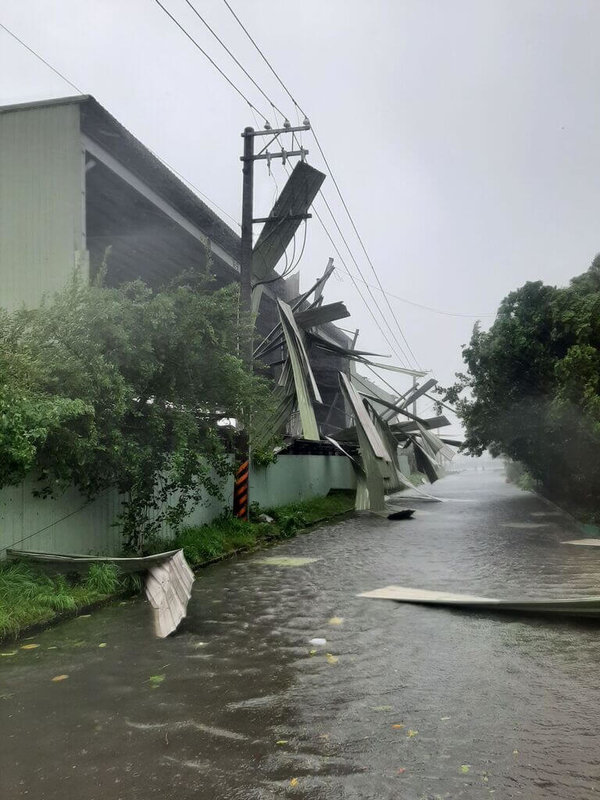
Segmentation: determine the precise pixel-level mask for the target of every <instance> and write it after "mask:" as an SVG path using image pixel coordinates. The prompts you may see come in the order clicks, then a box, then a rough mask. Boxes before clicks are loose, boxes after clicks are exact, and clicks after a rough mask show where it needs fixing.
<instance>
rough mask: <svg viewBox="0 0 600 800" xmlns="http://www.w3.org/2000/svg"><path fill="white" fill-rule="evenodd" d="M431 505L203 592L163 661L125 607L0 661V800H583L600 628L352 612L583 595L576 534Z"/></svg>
mask: <svg viewBox="0 0 600 800" xmlns="http://www.w3.org/2000/svg"><path fill="white" fill-rule="evenodd" d="M434 490H435V492H436V493H437V494H438V495H439V496H440V497H443V498H444V499H445V502H443V503H435V504H434V503H428V504H424V503H419V504H418V505H417V506H416V507H417V514H416V517H415V519H414V520H412V521H399V522H388V521H386V520H383V519H379V518H373V517H359V518H355V519H350V520H346V521H344V522H342V523H340V524H338V525H336V526H332V527H329V528H326V529H321V530H320V531H317V532H314V533H310V534H307V535H303V536H299V537H298V538H296V539H294V540H290V541H289V542H286V543H284V544H282V545H279V546H277V547H276V548H273V549H271V550H269V551H268V553H264V552H263V553H260V554H251V555H248V556H244V557H241V558H238V559H236V560H234V561H229V562H224V563H222V564H219V565H216V566H213V567H211V568H208V569H206V570H204V571H202V572H201V573H200V575H199V578H198V580H197V582H196V588H195V591H194V596H193V601H192V603H191V606H190V616H189V617H188V619H187V620H186V622H185V623H184V625H183V626H182V628H181V630H180V632H179V633H178V634H177V635H176V636H175V637H171V638H169V639H167V640H163V641H157V640H155V639H154V638H153V637H152V633H151V626H150V620H149V611H148V608H147V607H146V606H145V605H144V604H142V603H140V602H134V603H128V604H127V605H125V606H116V607H111V608H107V609H104V610H101V611H98V612H96V613H95V614H93V615H92V616H91V617H89V618H83V619H77V620H74V621H72V622H69V623H67V624H65V625H62V626H58V627H57V628H56V629H54V630H52V631H47V632H45V633H44V634H42V635H40V636H37V637H35V639H33V640H32V641H31V643H34V644H39V647H38V648H33V649H30V650H21V649H20V647H19V646H17V647H14V646H13V647H10V646H8V647H5V648H3V652H5V653H6V652H12V651H14V650H15V649H16V650H17V654H16V655H14V656H6V657H2V658H0V680H1V684H0V698H2V699H0V719H1V725H2V727H1V730H2V734H3V736H2V747H1V748H0V786H1V787H2V797H3V798H4V797H6V798H11V800H12V798H21V797H27V798H36V799H37V798H40V800H58V798H60V800H71V799H72V800H92V799H94V800H95V798H98V800H100V798H101V800H118V799H119V798H122V800H136V799H137V798H152V797H157V798H158V797H160V798H163V800H168V799H170V798H178V800H187V799H188V798H195V800H209V799H210V800H215V799H217V800H220V799H221V798H223V800H225V798H227V800H230V799H231V798H240V800H241V799H242V798H244V800H246V799H247V798H250V799H251V798H256V800H263V798H264V799H265V800H266V799H267V798H275V797H288V796H289V797H293V798H311V800H316V798H327V799H328V800H335V799H336V798H340V800H342V798H343V799H344V800H346V799H347V800H358V799H359V798H361V799H362V798H373V800H375V798H382V799H384V800H387V799H388V798H389V799H390V800H391V798H409V799H411V800H412V798H415V799H418V798H494V797H495V798H502V800H504V798H517V797H523V798H526V800H532V799H533V800H537V798H561V800H575V799H577V800H578V799H579V798H581V799H582V800H584V799H585V800H588V798H590V797H594V796H595V794H596V793H600V746H599V742H598V737H597V728H598V722H597V721H598V717H599V713H600V693H599V690H598V688H597V686H598V675H599V672H600V663H599V661H600V659H599V655H600V647H599V641H600V640H599V634H600V625H595V624H591V623H587V624H584V623H578V622H575V621H566V620H559V619H553V620H548V619H535V618H525V617H522V618H519V617H514V616H513V617H510V616H509V617H507V616H504V617H503V616H500V615H496V616H494V615H485V614H474V613H462V612H456V611H455V612H452V611H447V610H444V609H435V608H423V607H418V606H408V605H400V604H394V603H388V602H385V601H374V600H365V599H362V598H358V597H356V595H357V593H358V592H361V591H364V590H367V589H374V588H377V587H380V586H384V585H386V584H389V583H398V584H403V585H408V586H415V587H422V588H430V589H436V588H440V589H447V590H449V591H466V592H469V593H474V594H481V595H486V594H487V595H496V596H509V595H515V594H525V595H531V596H534V595H546V596H548V595H551V596H560V595H561V594H569V595H575V594H593V593H598V594H600V551H599V550H600V549H598V550H597V549H594V548H589V549H586V548H577V547H568V546H565V545H561V544H560V542H561V540H564V539H568V538H579V537H580V535H581V534H580V532H579V531H578V530H577V529H576V528H575V527H574V526H573V524H572V523H571V522H570V520H569V518H568V517H565V516H563V515H557V514H556V510H555V509H554V508H553V507H552V506H549V505H548V504H546V503H545V502H544V501H542V500H540V499H539V498H537V497H536V496H534V495H531V494H528V493H524V492H520V491H519V490H516V489H514V488H513V487H510V486H508V485H506V484H505V483H504V480H503V478H502V476H501V475H500V474H498V473H490V472H486V473H463V474H461V475H455V476H450V477H448V478H446V479H444V480H443V481H440V482H439V483H438V484H436V486H435V487H434ZM533 523H535V526H534V527H532V524H533ZM265 555H267V556H275V555H276V556H281V557H290V558H314V559H317V560H315V561H312V562H310V563H304V564H302V565H300V566H289V565H281V564H273V563H261V561H263V560H264V559H265ZM312 639H325V640H326V644H325V645H320V644H311V641H310V640H312ZM20 644H23V643H19V645H20ZM104 644H105V645H106V646H103V647H100V645H104ZM0 652H2V651H0ZM58 675H68V676H69V677H68V678H67V679H65V680H62V681H59V682H53V681H52V678H53V677H56V676H58ZM163 676H164V677H163Z"/></svg>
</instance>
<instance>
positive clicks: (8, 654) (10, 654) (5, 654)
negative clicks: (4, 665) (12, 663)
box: [0, 650, 17, 658]
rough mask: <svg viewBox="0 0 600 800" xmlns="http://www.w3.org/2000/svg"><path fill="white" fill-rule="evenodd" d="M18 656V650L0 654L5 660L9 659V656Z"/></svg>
mask: <svg viewBox="0 0 600 800" xmlns="http://www.w3.org/2000/svg"><path fill="white" fill-rule="evenodd" d="M16 655H17V651H16V650H11V651H10V652H8V653H0V656H3V657H4V658H8V656H16Z"/></svg>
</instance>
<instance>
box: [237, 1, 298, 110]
mask: <svg viewBox="0 0 600 800" xmlns="http://www.w3.org/2000/svg"><path fill="white" fill-rule="evenodd" d="M223 2H224V3H225V5H226V6H227V8H228V9H229V10H230V11H231V13H232V15H233V16H234V18H235V20H236V21H237V23H238V25H239V26H240V28H241V29H242V30H243V31H244V33H245V34H246V36H247V37H248V39H250V41H251V42H252V44H253V45H254V47H255V48H256V50H257V51H258V53H259V55H260V56H261V58H262V60H263V61H264V62H265V64H266V65H267V67H268V68H269V69H270V70H271V72H272V73H273V75H274V76H275V77H276V78H277V80H278V81H279V83H280V84H281V87H282V88H283V90H284V92H285V93H286V94H287V96H288V97H289V98H290V100H291V101H292V103H293V104H294V105H295V106H296V107H297V108H299V109H300V111H302V113H303V114H304V118H305V119H306V118H307V117H306V114H305V113H304V111H303V110H302V108H301V106H300V105H299V104H298V103H297V102H296V100H295V99H294V97H292V95H291V93H290V91H289V89H288V88H287V86H286V85H285V83H284V82H283V81H282V80H281V78H280V77H279V75H278V74H277V73H276V72H275V70H274V69H273V67H272V66H271V64H270V62H269V60H268V59H267V57H266V56H265V54H264V53H263V51H262V50H261V49H260V47H259V46H258V45H257V44H256V42H255V41H254V39H253V38H252V36H251V35H250V33H249V32H248V30H247V28H246V27H245V26H244V23H243V22H242V21H241V19H240V18H239V17H238V15H237V14H236V13H235V11H234V10H233V8H232V7H231V6H230V5H229V3H228V2H227V0H223Z"/></svg>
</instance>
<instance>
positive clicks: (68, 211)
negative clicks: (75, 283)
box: [0, 104, 85, 309]
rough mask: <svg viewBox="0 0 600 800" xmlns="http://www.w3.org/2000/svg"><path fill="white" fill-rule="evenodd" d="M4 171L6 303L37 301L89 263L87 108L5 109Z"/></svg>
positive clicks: (0, 198) (1, 213)
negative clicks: (83, 126)
mask: <svg viewBox="0 0 600 800" xmlns="http://www.w3.org/2000/svg"><path fill="white" fill-rule="evenodd" d="M0 176H1V180H0V270H1V274H2V281H1V282H0V306H2V307H4V308H8V309H14V308H18V307H20V306H21V305H22V304H25V305H27V306H35V305H38V304H39V302H40V300H41V298H42V296H43V294H44V293H52V292H55V291H57V290H58V289H60V288H62V287H63V286H64V285H65V283H66V282H67V281H68V279H69V278H70V276H71V275H72V273H73V270H74V268H75V266H76V263H77V262H78V260H79V259H83V267H84V268H85V259H84V258H83V253H82V251H84V250H85V245H84V225H85V222H84V210H83V209H84V204H83V197H82V186H83V183H82V181H83V157H82V151H81V143H80V133H79V105H77V104H67V105H56V106H50V107H47V108H39V107H37V108H36V107H32V108H28V109H24V110H15V111H5V112H3V113H1V114H0Z"/></svg>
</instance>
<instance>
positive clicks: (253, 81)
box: [185, 0, 285, 119]
mask: <svg viewBox="0 0 600 800" xmlns="http://www.w3.org/2000/svg"><path fill="white" fill-rule="evenodd" d="M185 2H186V3H187V4H188V6H189V7H190V8H191V9H192V11H193V12H194V14H195V15H196V16H197V17H198V19H199V20H200V21H201V22H202V24H203V25H205V26H206V28H208V30H209V31H210V32H211V34H212V35H213V36H214V38H215V39H216V40H217V42H219V44H220V45H221V47H223V48H224V49H225V50H226V51H227V53H228V54H229V55H230V56H231V58H232V59H233V60H234V61H235V63H236V64H237V65H238V67H239V68H240V69H241V70H242V72H243V73H244V75H245V76H246V77H247V78H248V79H249V80H250V81H251V82H252V84H253V85H254V86H255V87H256V88H257V89H258V91H259V92H260V93H261V94H262V96H263V97H264V98H265V100H266V101H267V103H269V105H270V106H272V108H273V110H274V111H279V113H280V114H281V116H282V117H284V119H285V114H284V113H283V111H281V109H279V108H277V106H276V105H275V103H274V102H273V101H272V100H271V98H270V97H269V95H268V94H266V93H265V92H264V91H263V89H262V88H261V87H260V86H259V85H258V83H257V82H256V81H255V80H254V78H253V77H252V75H250V73H249V72H248V70H247V69H246V68H245V67H244V66H243V65H242V64H240V62H239V61H238V59H237V58H236V57H235V56H234V54H233V53H232V52H231V50H230V49H229V48H228V47H227V45H226V44H225V42H224V41H223V40H222V39H221V38H220V37H219V35H218V34H217V33H216V32H215V31H214V30H213V28H211V26H210V25H209V24H208V22H207V21H206V20H205V19H204V17H203V16H202V15H201V14H200V12H199V11H197V9H196V8H194V6H193V4H192V3H191V2H190V0H185Z"/></svg>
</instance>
